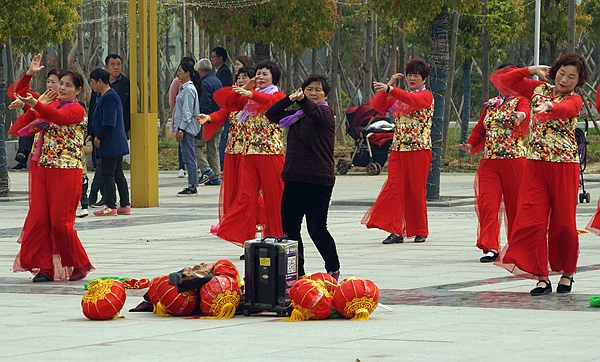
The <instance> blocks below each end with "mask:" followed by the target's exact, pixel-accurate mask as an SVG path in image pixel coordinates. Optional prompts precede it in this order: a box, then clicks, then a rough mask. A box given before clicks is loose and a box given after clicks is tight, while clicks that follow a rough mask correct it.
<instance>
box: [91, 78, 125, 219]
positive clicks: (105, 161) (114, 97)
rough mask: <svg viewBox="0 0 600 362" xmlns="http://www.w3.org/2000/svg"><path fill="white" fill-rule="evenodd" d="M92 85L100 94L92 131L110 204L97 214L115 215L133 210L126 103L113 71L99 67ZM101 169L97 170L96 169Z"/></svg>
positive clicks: (92, 79)
mask: <svg viewBox="0 0 600 362" xmlns="http://www.w3.org/2000/svg"><path fill="white" fill-rule="evenodd" d="M90 78H91V81H90V85H91V86H92V89H93V90H94V91H95V92H98V93H99V94H100V96H99V97H98V99H97V103H96V105H95V107H94V113H93V124H92V130H91V131H92V132H91V134H90V137H89V138H93V140H94V141H93V144H94V148H95V149H96V154H97V155H98V158H100V159H101V160H102V161H101V163H102V167H101V171H100V172H101V175H102V182H103V184H104V188H103V189H104V197H105V199H106V206H105V207H104V208H103V209H102V210H99V211H96V212H94V215H97V216H113V215H117V214H125V215H128V214H130V213H131V208H130V206H129V189H128V186H127V179H126V178H125V175H124V174H123V156H124V155H127V154H129V146H128V145H127V136H126V134H125V123H124V121H123V107H122V105H121V99H120V98H119V96H118V94H117V92H116V91H115V90H114V89H113V88H111V86H110V85H109V73H108V72H107V71H105V70H104V69H100V68H99V69H95V70H94V71H92V73H91V74H90ZM96 172H97V171H96ZM115 183H116V184H117V187H118V188H119V196H120V200H119V202H120V207H119V208H118V209H117V195H116V191H115Z"/></svg>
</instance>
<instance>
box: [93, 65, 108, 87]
mask: <svg viewBox="0 0 600 362" xmlns="http://www.w3.org/2000/svg"><path fill="white" fill-rule="evenodd" d="M90 78H91V79H93V80H95V81H96V82H97V81H99V80H101V81H102V83H104V84H110V74H109V73H108V72H107V71H106V70H104V69H102V68H97V69H94V70H92V72H91V73H90Z"/></svg>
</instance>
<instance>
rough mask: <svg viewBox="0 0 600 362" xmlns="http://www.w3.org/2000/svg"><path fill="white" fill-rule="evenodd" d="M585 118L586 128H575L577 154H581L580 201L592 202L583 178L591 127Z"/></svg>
mask: <svg viewBox="0 0 600 362" xmlns="http://www.w3.org/2000/svg"><path fill="white" fill-rule="evenodd" d="M584 119H585V129H581V128H575V140H576V141H577V155H579V186H581V193H579V203H580V204H582V203H583V202H584V201H585V202H586V203H588V204H589V203H590V193H589V192H586V191H585V183H584V180H583V172H584V171H585V167H586V161H587V159H586V158H587V155H586V153H587V144H588V141H587V140H586V136H587V131H588V128H589V124H588V120H587V118H584Z"/></svg>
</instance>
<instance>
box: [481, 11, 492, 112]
mask: <svg viewBox="0 0 600 362" xmlns="http://www.w3.org/2000/svg"><path fill="white" fill-rule="evenodd" d="M487 12H488V10H487V0H483V1H482V5H481V14H482V15H483V17H482V19H481V98H482V99H484V100H487V99H489V98H490V37H489V36H488V31H487V25H486V23H487Z"/></svg>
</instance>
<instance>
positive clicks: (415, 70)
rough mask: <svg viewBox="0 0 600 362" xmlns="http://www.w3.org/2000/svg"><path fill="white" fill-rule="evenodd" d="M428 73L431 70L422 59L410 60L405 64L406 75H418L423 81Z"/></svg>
mask: <svg viewBox="0 0 600 362" xmlns="http://www.w3.org/2000/svg"><path fill="white" fill-rule="evenodd" d="M430 72H431V69H429V66H428V65H427V63H425V59H423V58H412V59H411V60H409V61H408V63H406V74H419V75H420V76H421V78H423V80H425V79H427V77H429V73H430Z"/></svg>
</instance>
